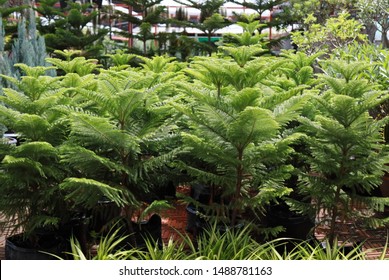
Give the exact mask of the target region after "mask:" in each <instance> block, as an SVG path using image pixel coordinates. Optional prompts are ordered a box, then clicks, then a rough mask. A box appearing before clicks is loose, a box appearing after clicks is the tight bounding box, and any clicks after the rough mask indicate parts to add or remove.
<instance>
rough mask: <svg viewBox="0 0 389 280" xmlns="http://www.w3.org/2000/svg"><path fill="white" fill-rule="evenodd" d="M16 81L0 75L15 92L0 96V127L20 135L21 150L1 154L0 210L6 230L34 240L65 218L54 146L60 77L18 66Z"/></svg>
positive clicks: (58, 135) (61, 132) (61, 129)
mask: <svg viewBox="0 0 389 280" xmlns="http://www.w3.org/2000/svg"><path fill="white" fill-rule="evenodd" d="M15 66H16V67H19V68H20V69H21V70H22V71H23V73H24V76H22V77H21V79H20V80H18V79H16V78H13V77H9V76H3V78H5V79H7V80H8V81H10V82H11V83H13V85H14V87H15V89H13V88H5V89H4V96H0V101H1V102H2V103H1V105H0V123H3V124H5V125H6V126H7V127H8V128H9V129H11V130H13V131H15V132H17V133H18V137H19V140H20V145H19V146H16V147H13V146H9V147H8V149H6V150H4V154H2V155H1V158H2V161H1V165H0V169H1V171H0V176H1V183H0V184H1V186H0V193H1V200H0V209H1V211H2V213H3V214H4V215H5V217H6V219H5V226H12V227H13V229H14V230H15V231H17V230H19V229H23V230H24V235H23V236H24V238H26V239H30V241H34V238H35V233H36V230H37V229H41V228H49V229H53V228H58V227H59V226H60V225H61V224H62V223H64V222H66V221H65V220H66V219H67V217H68V215H70V213H67V212H66V211H67V209H66V207H65V203H64V199H63V195H62V194H61V192H60V189H59V188H58V184H59V183H60V182H61V181H62V179H63V178H64V176H65V173H64V170H63V168H62V166H61V164H60V163H59V150H58V146H59V145H60V144H61V143H62V141H63V140H64V139H65V137H66V126H65V125H64V123H63V121H62V114H61V113H60V112H58V110H57V107H58V106H59V105H60V104H61V102H62V99H61V93H62V91H61V90H60V89H59V83H57V82H58V79H59V78H54V77H50V76H45V73H46V71H47V70H48V69H50V68H47V67H42V66H38V67H30V66H27V65H25V64H17V65H15Z"/></svg>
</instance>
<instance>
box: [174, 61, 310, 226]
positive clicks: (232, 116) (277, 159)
mask: <svg viewBox="0 0 389 280" xmlns="http://www.w3.org/2000/svg"><path fill="white" fill-rule="evenodd" d="M213 61H214V60H213V59H210V60H206V59H204V60H202V61H201V62H200V63H199V64H200V65H201V68H202V69H201V72H194V71H191V72H189V73H190V74H191V75H192V77H194V79H193V82H190V83H179V84H178V86H179V87H180V88H181V89H182V92H183V94H184V95H185V97H183V100H184V102H181V103H178V102H176V103H175V104H174V107H175V108H176V109H177V110H178V111H179V112H181V113H182V114H183V115H185V117H186V119H187V128H184V129H185V130H183V132H182V137H183V146H184V147H185V149H186V150H187V152H188V154H190V155H191V156H192V157H193V158H194V159H196V160H193V161H192V162H185V163H182V168H184V169H185V170H186V171H187V172H188V173H189V174H190V175H191V176H193V178H194V179H195V180H196V181H197V182H200V183H202V184H204V185H208V186H210V187H211V188H212V189H213V192H215V193H218V194H219V195H220V200H219V201H218V203H216V201H215V200H214V201H213V202H214V203H215V205H214V207H215V208H214V210H215V212H216V213H217V214H216V220H218V221H219V222H226V223H227V224H229V225H231V226H235V225H236V224H237V223H238V220H239V217H240V216H241V215H242V214H243V212H244V209H246V208H250V207H253V208H254V209H257V210H258V209H262V207H263V206H264V205H266V204H267V203H269V202H270V201H271V200H274V199H276V198H278V197H281V196H283V195H285V194H287V193H288V192H289V191H290V190H289V189H288V188H286V187H284V186H283V181H284V180H285V179H286V178H288V177H289V175H290V171H291V170H292V169H293V167H292V166H291V165H288V164H285V161H286V159H287V157H288V156H289V154H290V153H291V152H292V151H293V149H292V148H291V147H290V146H289V145H290V144H291V143H293V142H294V141H296V139H298V138H299V135H298V134H293V133H291V134H283V129H284V128H285V126H286V125H287V124H288V123H289V122H290V121H292V120H293V119H294V118H296V117H297V116H298V114H299V110H300V109H301V108H302V106H303V104H304V99H303V98H302V97H297V96H296V97H293V98H291V95H288V96H287V97H285V96H282V95H278V94H277V93H276V92H274V91H271V90H270V89H268V91H267V90H265V88H264V87H263V86H261V85H260V84H258V85H257V86H256V85H255V84H254V85H253V87H250V88H249V87H246V88H243V89H241V90H239V91H238V90H235V89H234V88H233V87H232V85H231V81H230V80H228V79H227V78H226V75H225V73H226V70H225V68H224V67H226V66H225V65H226V64H227V65H228V62H227V61H226V60H223V59H218V64H217V65H218V69H219V70H216V69H215V67H216V66H215V65H216V64H215V63H214V62H213ZM271 63H272V62H270V63H269V64H270V66H268V65H266V66H268V68H266V67H263V68H262V71H263V73H269V72H267V70H268V69H269V68H271V67H272V64H271ZM196 64H197V61H195V62H194V65H193V67H194V68H196V69H197V66H196ZM214 70H215V71H214ZM263 73H258V74H257V76H261V77H266V75H263ZM207 79H213V80H212V83H213V85H212V86H210V83H208V84H207V83H205V82H204V81H205V80H207Z"/></svg>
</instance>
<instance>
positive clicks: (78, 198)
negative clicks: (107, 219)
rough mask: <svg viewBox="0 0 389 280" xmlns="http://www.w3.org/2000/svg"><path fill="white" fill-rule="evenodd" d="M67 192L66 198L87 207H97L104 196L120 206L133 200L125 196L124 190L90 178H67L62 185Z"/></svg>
mask: <svg viewBox="0 0 389 280" xmlns="http://www.w3.org/2000/svg"><path fill="white" fill-rule="evenodd" d="M59 186H60V188H61V189H62V190H63V191H64V192H66V193H67V194H66V199H67V200H69V201H71V202H72V203H74V204H75V205H82V206H83V207H85V208H87V209H92V208H93V207H95V206H96V205H97V203H98V201H100V200H101V199H103V197H106V198H108V199H109V200H111V201H113V202H114V203H115V204H116V205H118V206H120V207H121V206H124V205H126V204H128V203H131V201H127V200H126V199H125V198H124V193H123V190H122V189H121V188H119V187H113V186H110V185H107V184H105V183H102V182H99V181H96V180H93V179H88V178H73V177H70V178H66V179H65V180H64V181H63V182H62V183H61V184H60V185H59Z"/></svg>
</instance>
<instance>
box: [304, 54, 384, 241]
mask: <svg viewBox="0 0 389 280" xmlns="http://www.w3.org/2000/svg"><path fill="white" fill-rule="evenodd" d="M365 68H366V66H365V65H363V64H361V63H359V62H354V63H347V62H344V61H327V62H326V67H325V68H324V69H325V71H326V74H324V75H321V76H320V80H321V81H322V82H323V84H324V85H325V86H324V87H323V92H322V93H321V95H320V96H318V97H316V98H314V99H313V102H314V104H315V106H316V108H317V110H318V113H317V114H316V116H315V117H314V119H312V120H310V119H308V118H301V119H300V121H301V122H302V123H303V125H304V128H305V131H306V132H307V135H308V139H307V143H308V145H309V149H310V154H309V156H308V158H307V159H306V160H307V162H308V163H309V164H310V168H311V169H310V171H309V172H308V173H306V174H304V175H303V176H302V178H301V179H302V181H301V188H302V189H303V191H304V192H306V193H309V194H310V195H311V196H312V198H313V199H314V201H315V203H314V204H312V206H314V207H315V209H316V211H317V214H319V211H324V213H326V214H327V215H328V217H327V218H328V220H329V228H330V232H329V235H328V237H329V240H330V243H331V244H332V242H333V241H334V240H335V238H336V231H335V222H336V220H337V219H341V220H343V219H347V218H351V219H353V218H354V219H356V220H365V221H368V222H369V224H370V225H375V226H378V225H382V224H385V223H387V219H383V220H382V221H381V222H380V221H379V219H375V218H374V217H373V216H371V215H369V212H363V211H359V210H357V209H353V208H352V203H351V204H350V202H355V201H360V200H362V201H363V203H364V204H365V205H366V207H367V208H369V209H372V210H373V212H376V211H378V212H379V211H383V205H387V203H388V202H389V201H388V199H387V198H376V197H372V198H367V197H363V195H364V194H365V195H366V194H370V193H371V192H373V190H374V189H376V188H378V187H379V185H380V184H381V180H382V179H381V178H382V176H383V174H384V171H386V170H387V167H386V165H385V164H387V163H388V159H389V158H388V150H387V147H386V146H385V145H382V134H381V133H382V130H383V127H384V126H385V125H386V123H387V122H388V119H387V118H384V119H382V120H380V121H376V120H374V119H373V118H371V117H370V116H369V110H370V109H372V108H374V107H376V106H377V105H379V104H380V103H382V102H384V101H385V100H387V98H388V95H387V94H386V93H383V92H380V91H377V90H376V89H375V88H374V85H372V84H369V83H368V81H367V80H365V79H363V77H361V72H362V71H363V70H364V69H365ZM327 218H325V220H326V219H327ZM328 220H327V221H328ZM322 222H324V221H322Z"/></svg>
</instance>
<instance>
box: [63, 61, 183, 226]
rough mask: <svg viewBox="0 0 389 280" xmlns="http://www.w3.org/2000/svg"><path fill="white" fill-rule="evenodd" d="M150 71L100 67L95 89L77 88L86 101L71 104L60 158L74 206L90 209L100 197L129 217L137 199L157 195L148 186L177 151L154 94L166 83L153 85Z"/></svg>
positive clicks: (165, 112)
mask: <svg viewBox="0 0 389 280" xmlns="http://www.w3.org/2000/svg"><path fill="white" fill-rule="evenodd" d="M152 75H153V73H151V72H150V71H148V72H147V71H145V72H142V71H139V70H135V69H132V68H129V69H127V70H121V71H117V70H107V71H102V73H101V74H99V75H98V76H96V81H97V86H96V88H94V89H91V90H83V89H79V90H78V94H79V95H80V96H82V97H83V98H84V100H85V102H86V103H87V104H89V105H88V107H87V108H84V107H82V106H81V107H80V106H79V105H80V104H73V105H72V107H71V108H70V109H71V111H70V113H69V121H70V135H69V139H68V141H67V143H66V145H63V146H62V147H61V152H62V158H61V161H62V163H64V164H66V165H68V166H69V167H70V172H71V174H72V175H71V176H69V177H68V178H66V179H65V180H64V181H63V183H62V184H61V185H60V187H61V188H62V189H63V190H65V191H67V192H68V196H67V198H68V199H69V200H70V201H71V202H72V203H74V204H75V205H78V206H80V207H84V209H92V208H93V207H94V206H95V205H96V204H97V202H98V201H99V200H100V199H102V198H103V197H104V196H105V197H106V198H108V199H109V200H111V201H112V202H114V203H115V204H116V205H117V206H118V207H121V208H122V209H123V213H124V216H125V218H126V220H127V221H130V220H131V218H132V217H133V214H134V211H135V210H137V209H138V208H139V207H140V202H142V201H144V202H148V203H150V202H152V201H153V200H154V199H156V196H155V194H153V193H152V192H151V189H153V188H155V187H156V186H158V183H161V181H162V178H163V176H164V175H166V174H164V170H165V168H166V166H167V164H168V163H169V162H170V161H171V160H172V158H173V157H174V155H175V153H176V152H175V150H174V148H175V146H174V133H175V132H174V129H173V128H174V126H173V125H172V123H171V120H170V116H171V112H170V108H169V107H167V106H165V105H164V103H163V98H166V96H164V97H162V95H161V96H160V95H159V93H160V89H159V87H161V88H162V89H165V86H167V85H163V86H162V85H159V84H155V83H154V81H153V79H152V78H150V77H151V76H152ZM161 92H164V94H166V92H165V91H162V90H161ZM158 174H161V175H160V176H158ZM128 226H129V228H128V230H129V232H130V233H133V232H134V230H133V229H132V228H131V227H132V226H131V223H128Z"/></svg>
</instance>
